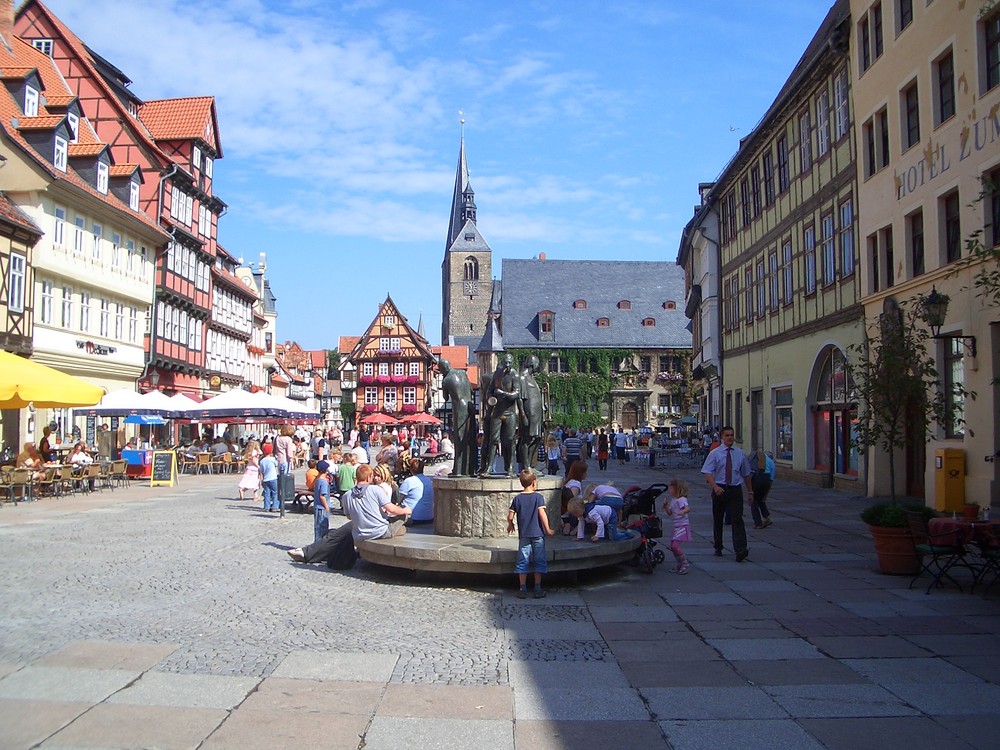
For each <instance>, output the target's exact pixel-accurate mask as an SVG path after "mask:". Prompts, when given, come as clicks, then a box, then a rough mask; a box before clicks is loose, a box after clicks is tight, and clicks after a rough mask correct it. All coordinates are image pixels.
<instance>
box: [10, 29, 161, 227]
mask: <svg viewBox="0 0 1000 750" xmlns="http://www.w3.org/2000/svg"><path fill="white" fill-rule="evenodd" d="M10 42H11V44H10V47H9V48H8V47H6V46H4V45H2V44H0V69H3V68H5V67H7V64H8V63H10V62H23V61H30V62H32V63H37V65H36V68H37V69H38V72H39V74H40V76H41V78H42V81H43V82H44V84H45V89H46V96H48V95H50V94H51V95H56V96H66V95H69V94H70V91H69V89H68V88H67V86H66V83H65V81H64V80H63V78H62V76H61V75H60V73H59V71H58V70H57V69H56V68H55V63H53V62H52V60H51V59H50V58H49V57H48V56H47V55H44V54H42V53H41V52H39V51H38V50H36V49H35V48H34V47H32V46H31V45H30V44H28V43H27V42H25V41H24V40H22V39H19V38H18V37H12V38H11V40H10ZM65 119H66V117H65V115H59V116H55V115H47V116H45V117H23V116H22V114H21V109H20V105H19V104H18V103H17V102H15V101H14V100H13V99H12V98H11V97H10V95H9V94H8V93H7V92H6V91H5V90H4V89H2V88H0V130H2V131H3V132H4V133H6V135H7V136H8V137H9V139H10V141H11V143H13V144H14V145H15V146H17V147H18V148H19V149H20V150H21V151H22V152H23V153H24V154H26V155H27V156H28V157H29V158H30V159H32V160H33V161H34V162H35V163H36V164H37V165H38V166H39V167H41V168H42V169H43V170H44V171H45V172H46V173H47V174H48V176H49V178H50V179H51V180H53V181H55V180H62V181H65V182H66V183H69V184H70V185H73V186H74V187H75V188H77V189H79V190H82V191H84V192H86V193H87V194H89V195H90V196H92V197H94V198H96V199H97V200H99V201H102V202H103V203H106V204H107V205H109V206H111V207H112V208H114V209H116V210H118V211H120V212H122V213H123V214H125V215H127V216H130V217H132V218H133V220H135V221H138V222H141V223H142V224H143V225H144V226H146V227H148V228H149V229H151V230H152V233H153V234H155V235H156V236H158V237H161V238H162V239H163V240H165V239H166V233H165V232H164V231H163V229H161V228H160V226H159V225H158V224H157V223H156V222H155V221H154V220H153V219H151V218H150V217H149V216H147V215H146V214H144V213H142V212H141V211H133V210H132V209H131V208H129V206H128V205H126V204H125V203H122V202H121V201H120V200H118V198H117V197H116V196H115V195H114V194H113V193H111V192H108V193H107V194H102V193H99V192H97V188H96V187H95V186H94V185H92V184H90V183H89V182H88V181H86V180H84V179H83V178H82V177H80V175H79V174H78V173H77V172H76V170H74V169H73V167H72V166H67V168H66V171H65V172H63V171H61V170H58V169H56V168H55V166H54V165H53V164H52V163H51V162H50V161H49V158H51V157H43V156H42V155H41V154H40V153H39V152H38V151H36V150H35V149H34V147H32V146H31V145H30V144H29V143H28V142H27V141H26V140H25V139H24V136H23V135H22V134H21V130H22V129H32V128H31V127H30V126H31V125H34V126H35V127H34V129H51V128H53V127H56V126H58V125H59V124H61V123H62V122H63V121H64V120H65ZM15 121H16V122H17V123H18V126H17V127H16V128H15V127H13V123H14V122H15ZM33 121H35V122H33ZM39 121H41V122H39ZM42 123H44V127H42V126H41V125H42ZM50 123H54V124H50ZM88 130H89V127H88V128H84V127H83V122H82V121H81V127H80V131H81V135H82V134H84V133H85V132H87V131H88ZM91 140H92V139H91ZM103 145H104V144H102V147H103Z"/></svg>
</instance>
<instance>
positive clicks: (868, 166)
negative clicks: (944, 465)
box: [850, 0, 1000, 507]
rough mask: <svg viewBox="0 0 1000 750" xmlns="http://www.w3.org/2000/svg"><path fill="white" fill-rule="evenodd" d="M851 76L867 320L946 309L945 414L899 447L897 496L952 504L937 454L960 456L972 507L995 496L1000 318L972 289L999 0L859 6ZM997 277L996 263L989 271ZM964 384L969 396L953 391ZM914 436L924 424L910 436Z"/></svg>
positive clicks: (998, 66)
mask: <svg viewBox="0 0 1000 750" xmlns="http://www.w3.org/2000/svg"><path fill="white" fill-rule="evenodd" d="M850 6H851V24H852V38H851V73H852V75H853V76H854V78H855V80H854V85H853V106H854V116H855V134H856V140H857V144H858V180H859V183H858V201H859V206H860V207H861V210H859V211H858V229H859V236H860V238H861V240H860V242H861V267H860V284H861V289H862V302H863V305H864V311H865V318H866V319H868V320H870V321H871V320H875V319H877V317H878V315H879V314H880V313H881V312H882V310H883V307H884V305H886V304H887V301H888V302H889V304H892V303H893V302H895V303H898V304H900V305H902V306H903V307H904V309H905V308H906V307H907V306H911V305H915V304H919V301H920V300H921V298H923V297H925V296H926V295H928V294H929V293H930V292H931V291H932V290H935V291H937V292H938V293H940V294H944V295H947V297H949V298H950V302H949V305H948V308H947V315H946V316H945V319H944V321H943V325H941V327H940V334H939V337H937V338H934V339H932V340H931V348H930V355H931V356H932V357H933V358H934V359H935V361H936V369H937V371H938V373H939V376H940V379H941V385H942V387H943V388H944V389H945V392H946V405H947V411H948V416H947V418H946V420H945V422H944V424H935V425H932V432H931V434H930V435H929V436H926V437H925V436H924V435H921V434H914V435H913V441H912V442H913V447H912V448H910V449H907V450H902V451H898V452H897V454H898V455H897V456H896V458H895V460H896V467H895V468H896V476H897V477H900V478H902V480H903V481H900V480H899V479H897V492H904V493H906V494H909V495H913V496H920V497H925V498H926V499H927V502H928V504H929V505H937V506H938V507H943V500H944V498H943V497H937V496H936V492H935V479H936V474H937V472H938V471H939V470H938V469H936V462H935V458H936V455H937V453H936V452H937V451H938V450H939V449H942V448H953V449H959V450H961V451H963V455H964V459H965V498H966V499H969V500H974V501H977V502H979V503H981V504H986V503H987V502H989V501H992V502H994V503H995V502H997V501H998V500H1000V476H998V470H1000V458H998V457H997V451H998V450H1000V425H998V420H997V412H998V400H997V395H998V393H997V390H998V386H997V385H996V379H997V376H998V364H1000V362H998V360H1000V356H998V352H1000V325H998V322H1000V309H998V308H997V307H993V306H990V305H988V304H985V303H984V300H983V299H982V298H980V297H979V296H977V294H976V293H975V279H976V276H977V274H978V272H979V271H980V270H981V269H982V268H983V266H981V265H979V264H977V263H972V264H970V263H969V262H968V258H969V249H968V247H967V244H966V243H967V240H968V239H969V238H970V236H972V235H973V233H976V232H979V233H980V234H979V235H978V237H979V239H980V240H981V241H982V242H983V243H985V246H986V247H988V248H989V247H996V246H997V245H998V244H1000V194H997V193H995V192H994V193H993V194H989V195H986V196H985V197H981V195H982V193H983V185H984V180H993V181H998V182H1000V113H998V111H1000V6H998V4H997V3H996V2H989V3H987V2H983V1H982V0H979V1H976V2H944V1H943V0H937V1H935V2H930V1H927V0H884V1H882V2H874V3H873V2H871V1H870V0H852V1H851V3H850ZM993 268H995V265H993ZM959 386H960V387H962V388H964V389H967V390H968V391H971V392H973V393H974V394H975V398H974V400H973V399H971V398H962V397H961V396H958V395H956V388H957V387H959ZM914 429H916V428H914ZM888 460H889V458H888V455H887V454H886V453H885V452H884V451H879V450H872V451H870V452H869V456H868V461H869V469H868V472H867V474H868V476H867V484H868V486H867V488H866V489H867V491H868V493H869V494H875V495H885V494H888V492H889V471H888Z"/></svg>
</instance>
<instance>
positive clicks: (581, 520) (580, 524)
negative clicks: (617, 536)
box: [566, 497, 618, 542]
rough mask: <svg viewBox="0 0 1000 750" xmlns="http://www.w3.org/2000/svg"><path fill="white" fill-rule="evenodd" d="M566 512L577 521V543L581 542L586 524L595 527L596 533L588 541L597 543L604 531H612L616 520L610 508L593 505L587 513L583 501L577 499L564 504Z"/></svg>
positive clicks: (615, 515)
mask: <svg viewBox="0 0 1000 750" xmlns="http://www.w3.org/2000/svg"><path fill="white" fill-rule="evenodd" d="M566 510H567V511H569V512H570V513H572V514H573V515H574V516H576V517H577V519H578V520H577V524H576V540H577V541H578V542H582V541H583V537H584V535H585V534H586V531H585V528H586V526H587V523H588V522H590V523H593V524H596V525H597V533H596V534H594V535H593V536H592V537H590V541H592V542H599V541H601V540H602V539H603V538H604V531H605V529H608V530H609V531H610V530H611V529H613V528H614V524H615V521H616V519H617V518H618V516H617V514H616V513H615V511H614V508H610V507H608V506H607V505H594V506H593V507H592V508H591V509H590V510H589V511H588V510H587V508H586V506H585V505H584V504H583V500H581V499H580V498H578V497H574V498H573V499H572V500H570V501H569V502H568V503H567V504H566Z"/></svg>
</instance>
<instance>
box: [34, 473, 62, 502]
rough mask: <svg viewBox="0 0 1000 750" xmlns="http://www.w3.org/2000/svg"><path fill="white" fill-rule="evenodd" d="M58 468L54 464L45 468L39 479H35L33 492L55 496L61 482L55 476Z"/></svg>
mask: <svg viewBox="0 0 1000 750" xmlns="http://www.w3.org/2000/svg"><path fill="white" fill-rule="evenodd" d="M57 471H58V469H56V467H54V466H50V467H48V468H47V469H45V473H44V474H43V475H42V478H41V479H36V480H35V492H36V493H37V494H39V495H48V496H49V497H55V496H56V495H58V494H59V490H60V489H61V485H62V483H61V482H60V481H59V478H58V477H57V476H56V472H57Z"/></svg>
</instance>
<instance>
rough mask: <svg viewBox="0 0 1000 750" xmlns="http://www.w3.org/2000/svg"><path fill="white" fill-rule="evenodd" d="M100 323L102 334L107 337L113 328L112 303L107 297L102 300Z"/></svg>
mask: <svg viewBox="0 0 1000 750" xmlns="http://www.w3.org/2000/svg"><path fill="white" fill-rule="evenodd" d="M98 325H99V331H100V335H101V336H104V337H105V338H106V337H107V336H108V335H109V334H108V332H109V331H110V330H111V303H110V302H108V300H106V299H102V300H101V317H100V321H99V324H98Z"/></svg>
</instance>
